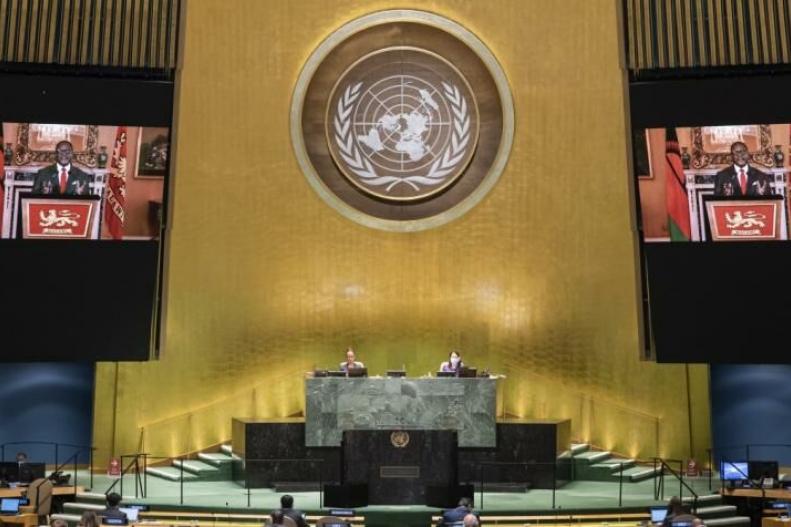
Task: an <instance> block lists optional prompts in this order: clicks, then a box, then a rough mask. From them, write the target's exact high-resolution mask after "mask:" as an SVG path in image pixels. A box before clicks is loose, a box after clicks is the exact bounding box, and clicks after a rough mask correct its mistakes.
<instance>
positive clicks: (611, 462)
mask: <svg viewBox="0 0 791 527" xmlns="http://www.w3.org/2000/svg"><path fill="white" fill-rule="evenodd" d="M634 464H635V461H634V459H618V458H611V459H608V460H607V461H605V462H604V463H596V464H595V465H591V468H599V469H603V470H609V471H610V472H617V471H619V470H621V468H622V467H623V470H626V469H627V468H632V467H633V466H634Z"/></svg>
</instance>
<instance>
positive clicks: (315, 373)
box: [313, 370, 327, 377]
mask: <svg viewBox="0 0 791 527" xmlns="http://www.w3.org/2000/svg"><path fill="white" fill-rule="evenodd" d="M313 376H314V377H326V376H327V370H313Z"/></svg>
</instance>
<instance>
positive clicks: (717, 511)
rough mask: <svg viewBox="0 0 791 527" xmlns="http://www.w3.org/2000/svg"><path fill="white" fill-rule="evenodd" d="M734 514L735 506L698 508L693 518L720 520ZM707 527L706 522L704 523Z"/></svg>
mask: <svg viewBox="0 0 791 527" xmlns="http://www.w3.org/2000/svg"><path fill="white" fill-rule="evenodd" d="M735 514H736V505H712V506H709V507H698V510H697V512H696V513H695V516H698V517H700V518H706V519H708V518H722V517H726V516H734V515H735ZM706 524H707V525H708V521H707V522H706Z"/></svg>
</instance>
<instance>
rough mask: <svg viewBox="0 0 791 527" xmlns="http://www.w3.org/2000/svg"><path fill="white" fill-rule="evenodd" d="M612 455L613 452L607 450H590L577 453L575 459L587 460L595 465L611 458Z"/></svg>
mask: <svg viewBox="0 0 791 527" xmlns="http://www.w3.org/2000/svg"><path fill="white" fill-rule="evenodd" d="M610 457H611V454H610V453H609V452H607V451H603V452H595V451H589V452H583V453H581V454H577V455H575V456H574V459H578V460H580V461H587V462H588V464H590V465H595V464H597V463H601V462H602V461H604V460H605V459H609V458H610Z"/></svg>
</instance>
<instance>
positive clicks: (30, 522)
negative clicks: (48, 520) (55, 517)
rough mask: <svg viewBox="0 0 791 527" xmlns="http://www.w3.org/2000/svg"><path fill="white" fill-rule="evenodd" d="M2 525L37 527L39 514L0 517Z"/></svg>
mask: <svg viewBox="0 0 791 527" xmlns="http://www.w3.org/2000/svg"><path fill="white" fill-rule="evenodd" d="M0 525H21V526H22V527H36V526H37V525H38V514H33V513H32V512H31V513H25V514H17V515H16V516H2V515H0Z"/></svg>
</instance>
